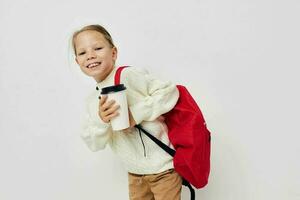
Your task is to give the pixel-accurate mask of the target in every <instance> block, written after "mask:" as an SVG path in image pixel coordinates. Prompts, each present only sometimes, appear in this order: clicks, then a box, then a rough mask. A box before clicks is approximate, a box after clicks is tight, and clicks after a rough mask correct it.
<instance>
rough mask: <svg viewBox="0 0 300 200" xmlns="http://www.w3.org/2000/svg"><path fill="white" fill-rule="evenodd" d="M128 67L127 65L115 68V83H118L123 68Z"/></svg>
mask: <svg viewBox="0 0 300 200" xmlns="http://www.w3.org/2000/svg"><path fill="white" fill-rule="evenodd" d="M126 67H129V66H121V67H119V68H118V69H117V71H116V74H115V85H119V84H120V79H121V72H122V70H123V69H124V68H126Z"/></svg>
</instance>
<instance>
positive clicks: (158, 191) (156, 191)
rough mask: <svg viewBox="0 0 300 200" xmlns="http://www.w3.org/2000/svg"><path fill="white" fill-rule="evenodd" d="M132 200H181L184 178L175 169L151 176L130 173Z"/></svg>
mask: <svg viewBox="0 0 300 200" xmlns="http://www.w3.org/2000/svg"><path fill="white" fill-rule="evenodd" d="M128 182H129V198H130V200H180V199H181V187H182V178H181V177H180V176H179V175H178V174H177V172H176V171H174V169H169V170H167V171H164V172H161V173H159V174H151V175H137V174H132V173H128Z"/></svg>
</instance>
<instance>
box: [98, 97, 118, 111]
mask: <svg viewBox="0 0 300 200" xmlns="http://www.w3.org/2000/svg"><path fill="white" fill-rule="evenodd" d="M114 103H115V100H110V101H106V102H105V103H104V104H102V106H100V109H101V111H106V110H107V109H109V108H110V107H111V106H113V104H114Z"/></svg>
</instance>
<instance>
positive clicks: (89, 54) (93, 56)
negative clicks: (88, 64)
mask: <svg viewBox="0 0 300 200" xmlns="http://www.w3.org/2000/svg"><path fill="white" fill-rule="evenodd" d="M94 58H96V55H95V53H94V52H93V51H92V52H88V53H87V59H88V60H91V59H94Z"/></svg>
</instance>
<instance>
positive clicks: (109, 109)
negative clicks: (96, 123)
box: [98, 95, 120, 123]
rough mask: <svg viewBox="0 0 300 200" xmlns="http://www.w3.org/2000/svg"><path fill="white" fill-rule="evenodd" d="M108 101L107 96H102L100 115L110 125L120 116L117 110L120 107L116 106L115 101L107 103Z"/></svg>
mask: <svg viewBox="0 0 300 200" xmlns="http://www.w3.org/2000/svg"><path fill="white" fill-rule="evenodd" d="M106 100H107V96H106V95H104V96H101V98H100V101H99V111H98V115H99V117H100V118H101V119H102V121H103V122H105V123H109V122H110V120H111V119H112V118H114V117H116V116H118V115H119V113H118V112H117V110H118V109H119V108H120V106H119V105H114V104H115V101H114V100H110V101H106Z"/></svg>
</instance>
